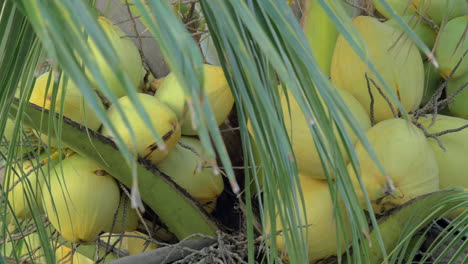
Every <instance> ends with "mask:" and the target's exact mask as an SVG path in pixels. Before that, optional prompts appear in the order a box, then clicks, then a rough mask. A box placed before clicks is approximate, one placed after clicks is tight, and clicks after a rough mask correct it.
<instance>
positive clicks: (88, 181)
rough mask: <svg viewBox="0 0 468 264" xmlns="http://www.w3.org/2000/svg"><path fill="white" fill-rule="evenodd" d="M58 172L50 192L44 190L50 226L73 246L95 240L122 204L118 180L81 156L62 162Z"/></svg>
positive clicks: (45, 209)
mask: <svg viewBox="0 0 468 264" xmlns="http://www.w3.org/2000/svg"><path fill="white" fill-rule="evenodd" d="M55 171H56V173H57V174H56V175H53V176H51V179H50V185H49V186H47V188H48V189H47V190H45V189H44V188H46V185H44V187H43V193H44V197H43V203H44V211H45V212H46V214H47V216H48V218H49V220H50V223H51V224H52V226H53V227H54V228H55V229H57V230H58V231H59V232H60V233H61V235H62V236H63V237H64V238H65V239H66V240H68V241H70V242H72V243H83V244H85V243H89V242H93V241H95V240H96V239H97V237H98V235H99V233H101V231H102V230H103V229H104V228H105V227H106V226H108V225H109V223H111V222H112V220H113V217H114V213H115V212H116V210H117V207H118V205H119V199H120V192H119V187H118V185H117V183H116V181H115V180H114V178H113V177H112V176H111V175H109V174H108V173H107V172H106V171H104V170H102V169H101V168H100V167H99V165H97V164H96V163H95V162H94V161H93V160H91V159H89V158H86V157H84V156H80V155H78V154H75V155H73V156H71V157H68V158H66V159H64V160H62V162H61V164H58V165H57V166H56V167H55ZM90 190H92V191H90Z"/></svg>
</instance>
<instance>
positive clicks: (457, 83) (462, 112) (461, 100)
mask: <svg viewBox="0 0 468 264" xmlns="http://www.w3.org/2000/svg"><path fill="white" fill-rule="evenodd" d="M467 82H468V74H465V75H464V76H462V77H460V78H458V79H451V80H450V81H449V82H448V84H447V96H451V95H453V94H454V93H455V92H456V91H458V90H459V89H460V88H462V87H463V85H465V84H466V83H467ZM467 102H468V87H465V88H463V90H462V91H461V92H460V93H458V94H457V95H455V97H454V101H453V102H451V103H450V104H449V106H448V108H449V110H450V112H451V113H452V114H453V115H454V116H456V117H460V118H464V119H468V104H467Z"/></svg>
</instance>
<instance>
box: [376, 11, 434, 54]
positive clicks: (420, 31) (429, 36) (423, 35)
mask: <svg viewBox="0 0 468 264" xmlns="http://www.w3.org/2000/svg"><path fill="white" fill-rule="evenodd" d="M402 18H403V20H404V21H405V22H406V23H407V24H408V26H409V27H410V28H411V30H413V31H414V33H416V35H417V36H418V37H419V38H420V39H421V40H422V41H423V42H424V44H426V46H427V47H428V48H429V49H432V47H433V46H434V41H435V39H436V37H437V32H435V31H434V30H433V29H432V27H431V26H430V25H429V24H428V23H427V22H426V21H424V20H423V19H422V18H420V17H417V16H404V17H402ZM384 24H386V25H388V26H391V27H393V28H395V29H397V30H398V31H400V32H404V30H403V28H402V27H401V26H400V24H398V22H397V21H396V20H395V19H394V18H392V19H390V20H387V21H385V22H384ZM403 38H404V39H405V40H407V41H411V39H410V38H409V36H407V35H405V37H403Z"/></svg>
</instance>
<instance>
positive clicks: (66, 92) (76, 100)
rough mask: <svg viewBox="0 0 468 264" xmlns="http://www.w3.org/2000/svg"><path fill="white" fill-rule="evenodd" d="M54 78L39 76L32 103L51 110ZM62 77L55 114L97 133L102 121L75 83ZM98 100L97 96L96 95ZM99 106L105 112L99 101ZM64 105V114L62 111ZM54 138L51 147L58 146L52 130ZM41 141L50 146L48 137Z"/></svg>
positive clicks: (48, 75)
mask: <svg viewBox="0 0 468 264" xmlns="http://www.w3.org/2000/svg"><path fill="white" fill-rule="evenodd" d="M54 77H55V74H51V73H50V72H49V73H45V74H42V75H41V76H39V77H38V78H37V80H36V83H35V84H34V88H33V91H32V94H31V97H30V99H29V102H30V103H33V104H35V105H37V106H40V107H42V108H44V109H47V110H51V106H52V105H51V104H52V96H53V89H54V82H55V81H54ZM65 79H68V78H65V76H62V78H61V79H60V82H59V83H58V86H57V87H58V88H57V89H58V91H57V96H56V100H55V108H54V110H55V112H56V113H62V114H63V116H65V117H68V118H70V119H71V120H73V121H75V122H78V123H80V124H81V125H83V126H86V127H87V128H89V129H92V130H95V131H97V130H98V129H99V127H100V126H101V120H99V118H98V116H97V114H96V113H95V112H94V110H93V109H92V108H91V106H90V105H89V104H88V103H87V102H86V101H85V100H84V97H83V95H82V94H81V92H80V90H79V88H78V87H77V86H76V85H75V83H74V82H73V81H72V80H70V79H68V80H65ZM95 96H96V98H97V99H99V98H98V97H97V95H95ZM98 102H99V106H100V107H101V108H102V110H103V111H104V105H103V104H102V103H101V101H100V100H98ZM62 105H63V112H61V111H62ZM51 131H52V133H53V134H52V137H51V139H50V140H51V141H50V146H56V145H57V142H56V140H55V138H56V137H57V135H56V134H55V131H54V130H53V128H51ZM40 136H41V139H42V141H43V142H44V143H46V144H49V140H48V137H47V136H50V135H44V134H41V135H40Z"/></svg>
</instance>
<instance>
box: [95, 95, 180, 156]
mask: <svg viewBox="0 0 468 264" xmlns="http://www.w3.org/2000/svg"><path fill="white" fill-rule="evenodd" d="M137 98H138V101H139V102H140V104H141V107H142V108H143V109H144V111H146V113H147V114H148V115H149V116H150V119H151V124H146V123H145V121H144V120H143V119H142V118H141V116H140V114H139V113H138V111H137V109H136V108H135V107H134V106H133V104H132V102H131V101H130V99H129V97H128V96H124V97H122V98H120V99H119V101H118V102H119V104H120V106H121V107H122V108H123V109H124V112H125V116H126V118H127V119H128V121H129V122H130V127H131V128H132V130H133V132H134V133H135V141H136V142H135V143H136V144H134V142H133V140H132V134H131V131H130V129H129V127H128V126H127V125H126V124H125V122H124V120H123V118H122V116H121V115H120V113H119V112H118V110H117V108H116V106H115V105H111V107H110V108H109V109H108V110H107V117H108V118H109V120H110V122H111V123H112V125H113V126H114V127H115V128H116V130H117V132H118V133H119V135H120V137H122V139H123V141H124V142H125V144H126V145H127V147H128V148H130V149H131V150H133V151H136V153H138V155H140V156H141V157H143V158H145V159H148V160H151V161H152V162H153V163H155V164H157V163H159V162H161V161H162V160H164V159H165V158H166V156H167V155H168V153H169V152H170V151H171V150H172V149H173V148H174V147H175V145H176V143H177V141H178V140H179V138H180V136H181V135H180V125H179V122H178V121H177V116H176V114H175V113H174V112H173V111H172V110H171V109H170V108H169V107H168V106H167V105H166V104H164V103H163V102H161V101H160V100H158V99H157V98H155V97H154V96H151V95H148V94H142V93H139V94H137ZM149 125H152V126H153V127H154V129H155V130H156V131H157V132H158V134H159V136H161V137H162V139H163V140H164V142H165V149H162V148H161V146H160V145H158V144H157V143H156V138H155V137H154V136H153V134H152V133H151V129H150V128H149V127H148V126H149ZM102 134H103V135H105V136H109V137H111V138H112V137H115V135H113V134H111V131H110V130H109V129H108V128H107V127H106V126H104V128H103V130H102Z"/></svg>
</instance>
